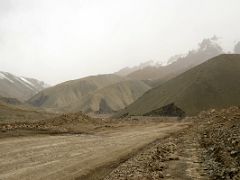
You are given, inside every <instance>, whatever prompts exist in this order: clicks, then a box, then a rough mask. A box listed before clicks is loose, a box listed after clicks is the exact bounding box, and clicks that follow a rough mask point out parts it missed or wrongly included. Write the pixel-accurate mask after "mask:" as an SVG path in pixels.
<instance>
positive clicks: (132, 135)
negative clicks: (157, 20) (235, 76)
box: [0, 107, 240, 180]
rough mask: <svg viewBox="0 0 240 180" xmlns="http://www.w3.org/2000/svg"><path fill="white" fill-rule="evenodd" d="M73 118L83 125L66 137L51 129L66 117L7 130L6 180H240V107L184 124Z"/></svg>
mask: <svg viewBox="0 0 240 180" xmlns="http://www.w3.org/2000/svg"><path fill="white" fill-rule="evenodd" d="M69 117H70V118H69ZM77 117H78V116H77ZM64 118H65V116H64ZM69 119H72V120H74V119H75V120H74V121H72V122H73V123H75V122H78V124H72V125H71V126H70V125H68V126H66V124H65V123H64V130H62V127H61V126H56V127H55V126H53V125H56V124H59V122H65V119H62V120H61V118H57V121H56V122H55V121H47V122H48V123H47V124H42V125H41V126H39V127H40V128H39V127H38V128H39V132H38V131H37V129H36V125H32V126H30V125H27V124H24V125H23V124H21V125H3V126H2V134H1V133H0V137H1V138H0V147H1V148H0V180H5V179H7V180H15V179H24V180H25V179H29V180H30V179H34V180H35V179H44V180H45V179H54V180H55V179H64V180H65V179H66V180H69V179H80V180H90V179H91V180H100V179H104V180H158V179H168V180H170V179H171V180H178V179H179V180H188V179H189V180H192V179H194V180H195V179H200V180H207V179H219V180H221V179H223V180H225V179H227V180H228V179H229V180H230V179H232V180H239V179H240V107H231V108H228V109H222V110H219V111H217V110H209V111H206V112H202V113H200V114H199V115H198V116H196V117H192V118H189V119H185V120H181V121H179V120H176V119H165V120H163V119H161V118H160V119H152V120H151V118H148V117H138V118H136V117H134V118H133V119H125V120H124V119H122V120H117V121H114V120H108V121H106V122H105V120H102V122H99V123H96V122H95V120H94V121H93V120H89V121H83V120H80V121H78V120H76V118H75V116H68V117H67V120H68V121H69ZM83 122H85V123H83ZM90 122H91V123H90ZM86 123H89V124H86ZM6 127H7V130H6ZM20 127H24V128H23V129H21V128H20ZM26 127H28V128H30V129H26ZM73 127H75V128H73ZM56 128H57V129H56ZM43 129H45V130H46V131H42V130H43ZM84 129H85V130H84ZM53 130H54V131H53ZM14 132H15V133H14ZM86 132H90V133H86ZM19 135H20V136H19Z"/></svg>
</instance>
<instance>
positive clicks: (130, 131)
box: [0, 123, 187, 180]
mask: <svg viewBox="0 0 240 180" xmlns="http://www.w3.org/2000/svg"><path fill="white" fill-rule="evenodd" d="M186 126H187V125H186V124H183V123H157V124H156V123H150V124H148V125H146V124H144V125H137V126H134V127H133V126H131V127H124V128H121V129H116V130H111V131H109V132H108V131H105V132H99V133H96V134H94V135H86V134H78V135H66V134H65V135H56V136H50V135H38V136H27V137H11V138H2V139H0V147H1V148H0V179H1V180H3V179H8V180H11V179H74V178H79V177H83V176H84V175H87V174H89V173H90V172H91V171H92V170H94V169H96V168H98V167H101V166H104V165H106V164H109V163H111V162H117V161H119V160H120V159H121V158H123V157H127V156H128V155H129V154H130V153H132V152H134V151H137V149H139V148H141V147H143V146H145V145H147V144H149V143H151V142H153V141H154V140H156V139H158V138H163V137H165V136H167V135H169V134H170V133H173V132H176V131H178V130H180V129H183V128H185V127H186ZM80 179H81V178H80Z"/></svg>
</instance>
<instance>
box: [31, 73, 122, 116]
mask: <svg viewBox="0 0 240 180" xmlns="http://www.w3.org/2000/svg"><path fill="white" fill-rule="evenodd" d="M125 80H126V78H125V77H120V76H117V75H113V74H107V75H98V76H90V77H86V78H82V79H78V80H72V81H67V82H64V83H62V84H59V85H56V86H54V87H51V88H48V89H46V90H44V91H41V92H40V93H38V94H37V95H36V96H34V97H32V98H31V99H30V100H29V101H28V103H30V104H31V105H33V106H36V107H44V108H53V109H56V110H66V111H69V110H70V109H71V108H72V105H76V104H79V103H82V101H83V99H84V98H85V97H86V96H88V95H89V94H91V93H93V92H95V91H97V90H99V89H102V88H104V87H107V86H110V85H113V84H116V83H119V82H121V81H125ZM78 111H79V110H78Z"/></svg>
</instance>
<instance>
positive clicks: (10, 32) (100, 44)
mask: <svg viewBox="0 0 240 180" xmlns="http://www.w3.org/2000/svg"><path fill="white" fill-rule="evenodd" d="M238 7H240V2H239V1H238V0H230V1H225V0H212V1H207V0H197V1H194V2H193V1H191V0H184V1H178V0H171V1H162V0H140V1H134V0H130V1H129V0H123V1H112V0H104V1H96V0H70V1H69V0H61V1H57V0H51V1H48V0H41V1H38V0H21V1H17V0H1V1H0V70H1V71H6V72H10V73H13V74H16V75H19V76H24V77H33V78H37V79H40V80H43V81H45V82H47V83H49V84H57V83H59V82H63V81H66V80H69V79H77V78H80V77H84V76H88V75H93V74H105V73H112V72H116V71H118V70H119V69H121V68H123V67H126V66H130V67H133V66H136V65H138V64H140V63H143V62H146V61H149V60H154V61H156V62H158V63H160V64H161V63H166V62H167V61H168V60H169V58H170V57H172V56H175V55H177V54H184V53H187V52H188V51H189V50H192V49H196V48H197V43H198V42H201V41H202V39H204V38H209V37H212V36H213V35H215V34H216V36H218V37H220V39H219V42H218V43H219V44H220V45H221V46H222V47H223V50H224V51H225V52H229V51H231V52H233V49H234V45H235V44H237V42H238V41H239V40H240V31H239V28H240V27H239V25H238V24H237V23H236V19H239V17H240V13H239V8H238ZM239 46H240V45H239V44H238V46H236V48H235V52H238V53H239V51H240V50H239Z"/></svg>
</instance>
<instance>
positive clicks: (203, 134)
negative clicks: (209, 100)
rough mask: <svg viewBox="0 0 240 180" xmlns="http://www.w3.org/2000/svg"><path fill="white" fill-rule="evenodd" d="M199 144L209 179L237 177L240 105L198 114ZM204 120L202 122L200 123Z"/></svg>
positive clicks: (239, 156) (239, 161)
mask: <svg viewBox="0 0 240 180" xmlns="http://www.w3.org/2000/svg"><path fill="white" fill-rule="evenodd" d="M197 120H198V121H201V124H202V125H200V126H199V133H200V139H199V140H200V144H201V145H202V147H203V148H204V149H205V150H206V151H204V152H203V156H204V160H205V166H206V169H207V171H208V173H209V176H210V177H211V178H212V179H236V180H237V179H240V108H239V107H231V108H229V109H223V110H221V111H216V110H214V109H213V110H210V111H207V112H203V113H201V114H199V116H198V117H197ZM202 122H204V123H202Z"/></svg>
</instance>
